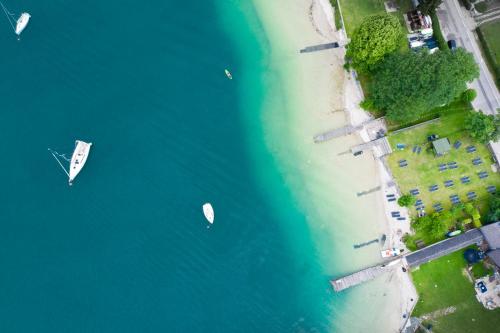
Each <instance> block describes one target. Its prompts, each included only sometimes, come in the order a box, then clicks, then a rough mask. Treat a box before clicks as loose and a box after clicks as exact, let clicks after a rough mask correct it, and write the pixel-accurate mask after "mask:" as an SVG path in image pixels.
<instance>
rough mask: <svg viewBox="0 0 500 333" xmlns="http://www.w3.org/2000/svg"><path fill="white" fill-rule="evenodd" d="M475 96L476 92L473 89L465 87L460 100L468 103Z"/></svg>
mask: <svg viewBox="0 0 500 333" xmlns="http://www.w3.org/2000/svg"><path fill="white" fill-rule="evenodd" d="M476 97H477V92H476V91H475V90H474V89H467V90H466V91H464V92H463V93H462V101H464V102H466V103H470V102H472V101H473V100H475V99H476Z"/></svg>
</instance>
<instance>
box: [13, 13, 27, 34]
mask: <svg viewBox="0 0 500 333" xmlns="http://www.w3.org/2000/svg"><path fill="white" fill-rule="evenodd" d="M30 17H31V15H30V14H28V13H22V14H21V16H19V18H18V19H17V22H16V35H18V36H19V35H20V34H21V32H23V30H24V29H25V28H26V26H27V25H28V22H29V20H30Z"/></svg>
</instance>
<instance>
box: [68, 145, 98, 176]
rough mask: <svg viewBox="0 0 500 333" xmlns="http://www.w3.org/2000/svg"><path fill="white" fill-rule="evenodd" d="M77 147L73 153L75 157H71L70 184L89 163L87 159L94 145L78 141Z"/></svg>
mask: <svg viewBox="0 0 500 333" xmlns="http://www.w3.org/2000/svg"><path fill="white" fill-rule="evenodd" d="M75 143H76V147H75V150H74V151H73V156H71V162H70V166H69V183H70V184H71V183H72V182H73V180H74V179H75V178H76V176H77V175H78V174H79V173H80V171H82V169H83V166H84V165H85V162H87V157H88V156H89V153H90V147H91V146H92V143H88V142H84V141H80V140H76V142H75Z"/></svg>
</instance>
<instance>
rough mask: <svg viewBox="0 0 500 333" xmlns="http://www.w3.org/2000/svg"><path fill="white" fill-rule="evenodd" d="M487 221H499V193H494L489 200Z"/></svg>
mask: <svg viewBox="0 0 500 333" xmlns="http://www.w3.org/2000/svg"><path fill="white" fill-rule="evenodd" d="M486 220H487V221H488V222H497V221H500V195H498V194H495V195H494V196H492V197H491V199H490V201H489V212H488V216H487V218H486Z"/></svg>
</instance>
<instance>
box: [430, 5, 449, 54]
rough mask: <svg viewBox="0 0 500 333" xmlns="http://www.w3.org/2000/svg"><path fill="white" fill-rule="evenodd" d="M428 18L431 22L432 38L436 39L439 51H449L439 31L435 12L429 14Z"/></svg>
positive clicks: (439, 27)
mask: <svg viewBox="0 0 500 333" xmlns="http://www.w3.org/2000/svg"><path fill="white" fill-rule="evenodd" d="M430 17H431V20H432V30H433V35H434V38H436V41H437V43H438V46H439V49H440V50H441V51H447V50H449V49H448V44H447V43H446V39H444V36H443V32H442V31H441V26H440V25H439V20H438V17H437V15H436V12H432V13H431V14H430Z"/></svg>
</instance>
